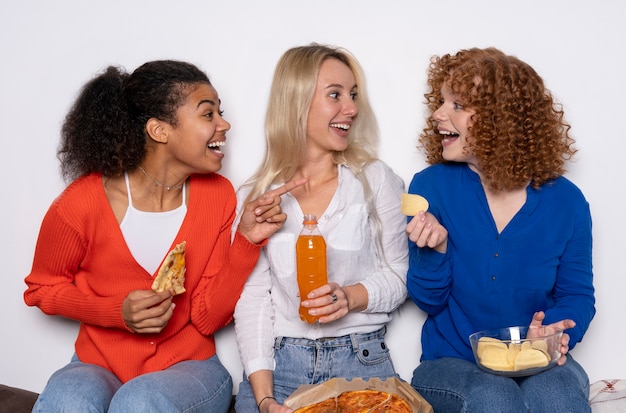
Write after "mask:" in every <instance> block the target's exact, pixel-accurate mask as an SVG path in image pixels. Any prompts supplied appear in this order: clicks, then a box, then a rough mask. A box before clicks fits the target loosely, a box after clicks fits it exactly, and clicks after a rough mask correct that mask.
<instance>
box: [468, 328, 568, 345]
mask: <svg viewBox="0 0 626 413" xmlns="http://www.w3.org/2000/svg"><path fill="white" fill-rule="evenodd" d="M535 328H550V329H551V330H553V332H552V333H550V334H545V335H541V336H537V337H532V338H527V334H528V331H529V330H532V329H535ZM513 330H517V332H518V333H519V334H520V337H519V338H508V339H507V338H501V337H502V334H501V333H503V332H505V331H508V332H509V337H510V336H511V331H513ZM562 334H563V329H562V328H558V327H553V326H550V325H541V326H509V327H500V328H490V329H485V330H478V331H476V332H474V333H472V334H470V335H469V340H470V342H474V341H478V340H479V339H480V337H492V338H497V339H498V340H500V341H503V342H505V343H506V342H522V341H526V340H542V339H548V338H552V337H559V336H561V335H562ZM522 335H523V338H522Z"/></svg>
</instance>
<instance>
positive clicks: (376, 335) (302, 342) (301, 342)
mask: <svg viewBox="0 0 626 413" xmlns="http://www.w3.org/2000/svg"><path fill="white" fill-rule="evenodd" d="M386 332H387V327H385V326H383V327H382V328H380V329H379V330H376V331H372V332H369V333H362V334H358V333H353V334H348V335H345V336H340V337H322V338H318V339H315V340H310V339H308V338H294V337H281V336H279V337H276V339H275V340H274V348H275V349H276V350H279V349H280V348H281V347H282V346H283V345H285V344H293V345H298V346H309V347H315V348H322V347H323V348H329V347H345V346H352V348H353V349H354V350H355V351H356V350H358V349H359V343H360V342H363V341H368V340H376V339H383V338H385V333H386Z"/></svg>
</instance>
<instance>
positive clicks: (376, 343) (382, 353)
mask: <svg viewBox="0 0 626 413" xmlns="http://www.w3.org/2000/svg"><path fill="white" fill-rule="evenodd" d="M356 356H357V359H358V360H359V361H360V362H361V364H363V365H366V366H372V365H375V364H380V363H384V362H387V361H390V360H391V359H390V356H389V349H388V348H387V346H386V345H385V340H384V339H382V338H381V339H377V340H368V341H364V342H361V343H359V351H358V352H357V355H356Z"/></svg>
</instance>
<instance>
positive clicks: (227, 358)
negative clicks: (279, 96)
mask: <svg viewBox="0 0 626 413" xmlns="http://www.w3.org/2000/svg"><path fill="white" fill-rule="evenodd" d="M625 15H626V3H624V2H621V1H619V0H613V1H611V0H597V1H591V0H588V1H583V0H553V1H544V0H526V1H497V0H493V1H488V0H474V1H471V2H470V1H464V0H438V1H420V0H404V1H393V0H390V1H387V2H383V1H378V0H376V1H374V0H316V1H303V0H302V1H294V0H266V1H259V0H239V1H237V0H230V1H228V0H226V1H224V0H222V1H215V0H204V1H199V0H197V1H192V0H180V1H177V2H174V1H164V0H133V1H127V0H108V1H107V2H98V4H97V5H96V4H95V2H87V1H83V0H57V1H46V0H39V1H37V0H20V1H19V2H18V1H17V0H6V1H2V3H1V4H0V16H2V20H3V22H2V25H0V59H1V60H0V61H1V62H2V63H1V64H0V127H1V128H2V130H3V132H2V133H1V134H0V136H1V137H0V139H1V140H2V150H3V152H4V157H3V159H2V161H0V177H2V178H1V179H0V182H1V187H0V191H1V192H2V194H3V195H2V202H1V203H0V214H1V216H2V217H3V220H4V223H3V225H2V232H1V234H2V236H1V237H0V251H1V252H0V254H1V256H0V257H1V261H2V262H3V263H4V264H3V265H2V267H1V268H2V272H1V276H2V288H0V314H1V316H0V317H1V318H0V321H1V329H2V336H1V337H2V340H0V354H1V356H0V383H1V384H8V385H11V386H19V387H23V388H26V389H29V390H33V391H41V389H42V388H43V386H44V385H45V382H46V380H47V378H48V377H49V376H50V374H51V373H52V372H53V371H54V370H56V369H58V368H59V367H61V366H62V365H64V364H65V363H66V362H67V361H68V360H69V358H70V356H71V354H72V352H73V348H72V347H73V342H74V339H75V335H76V325H75V324H74V323H73V322H70V321H68V320H63V319H60V318H55V317H49V316H45V315H43V314H42V313H41V312H40V311H39V310H38V309H35V308H29V307H27V306H26V305H25V304H24V302H23V299H22V294H23V291H24V289H25V284H24V282H23V279H24V277H25V276H26V275H27V274H28V272H29V270H30V265H31V261H32V255H33V251H34V247H35V241H36V237H37V234H38V230H39V225H40V222H41V219H42V218H43V215H44V213H45V212H46V210H47V208H48V206H49V204H50V203H51V202H52V200H53V199H54V198H55V197H56V195H58V193H60V192H61V190H62V189H63V187H64V184H63V182H62V181H61V178H60V176H59V172H58V162H57V160H56V148H57V145H58V139H59V127H60V124H61V122H62V120H63V117H64V115H65V113H66V111H67V110H68V108H69V105H70V104H71V103H72V101H73V99H74V98H75V96H76V94H77V92H78V90H79V88H80V87H81V86H82V85H83V84H84V83H85V82H86V81H87V80H88V79H90V78H91V77H92V76H93V75H94V74H95V73H96V72H98V71H100V70H102V69H103V68H104V67H105V66H107V65H109V64H119V65H122V66H124V67H126V68H127V69H128V70H133V69H135V67H137V66H138V65H139V64H141V63H143V62H145V61H148V60H154V59H163V58H173V59H181V60H187V61H190V62H193V63H196V64H197V65H199V66H200V67H201V68H203V69H204V70H205V71H206V72H207V73H208V74H209V76H210V78H211V80H212V82H213V83H214V85H215V86H216V88H217V90H218V92H219V94H220V97H221V99H222V102H223V107H222V108H223V109H224V110H225V117H226V118H227V119H228V120H229V121H230V122H231V123H232V125H233V126H232V129H231V132H230V133H229V135H228V139H229V140H228V144H227V146H226V147H225V148H224V151H225V152H226V157H227V160H226V162H225V164H224V168H223V170H222V173H223V174H224V175H225V176H227V177H228V178H230V179H231V181H232V182H233V184H234V185H235V186H238V185H240V184H241V183H242V182H243V180H244V179H246V178H247V177H248V176H249V175H251V174H252V173H253V171H254V170H255V168H256V166H257V165H258V163H259V161H260V158H261V155H262V152H263V136H262V132H263V117H264V111H265V104H266V101H267V92H268V90H269V84H270V81H271V76H272V72H273V69H274V66H275V63H276V61H277V60H278V58H279V56H280V55H281V54H282V53H283V52H284V51H285V50H286V49H287V48H289V47H292V46H296V45H302V44H307V43H310V42H312V41H316V42H321V43H329V44H335V45H341V46H344V47H346V48H348V49H349V50H351V51H352V52H353V53H354V54H355V55H356V56H357V58H358V59H359V60H360V62H361V63H362V65H363V67H364V69H365V72H366V75H367V80H368V86H369V93H370V96H371V100H372V104H373V106H374V109H375V111H376V113H377V116H378V120H379V124H380V129H381V136H382V139H381V145H380V155H381V157H382V159H383V160H385V161H387V162H388V163H389V164H391V165H392V167H393V168H394V169H395V171H396V172H397V173H398V175H400V176H401V177H402V178H403V179H404V180H405V181H406V182H407V184H408V182H409V181H410V179H411V177H412V175H413V173H415V172H416V171H418V170H420V169H422V168H423V167H424V166H425V163H424V161H423V157H422V155H421V154H420V153H418V151H417V150H416V149H415V145H416V137H417V135H418V133H419V131H420V128H421V126H422V125H423V120H424V119H423V113H424V105H423V96H422V94H423V90H424V84H425V72H426V67H427V64H428V60H429V58H430V56H431V55H433V54H442V53H447V52H455V51H457V50H458V49H460V48H467V47H473V46H478V47H486V46H496V47H498V48H500V49H502V50H503V51H505V52H507V53H510V54H515V55H517V56H518V57H520V58H521V59H523V60H525V61H527V62H528V63H530V64H531V65H533V66H534V67H535V68H536V69H537V71H538V72H539V73H540V74H541V75H542V76H543V78H544V80H545V81H546V83H547V85H548V87H549V88H550V89H552V91H553V92H554V94H555V95H556V97H557V98H558V99H559V100H560V101H561V102H562V103H563V104H564V107H565V110H566V116H567V117H568V120H569V121H570V122H571V124H572V125H573V129H572V132H573V135H574V137H575V138H576V139H577V146H578V148H579V149H580V151H579V153H578V154H577V157H576V161H575V162H574V163H572V164H571V165H570V167H569V173H568V177H570V178H571V179H572V180H573V181H574V182H576V183H577V184H578V185H579V187H580V188H581V189H582V190H583V191H584V192H585V194H586V196H587V199H588V200H589V202H590V203H591V210H592V214H593V218H594V269H595V286H596V289H597V310H598V312H597V316H596V318H595V320H594V321H593V323H592V325H591V328H590V329H589V331H588V334H587V336H586V338H585V340H584V341H583V343H582V344H580V345H579V346H578V347H577V348H576V349H575V350H574V351H573V354H574V355H575V356H576V357H577V358H578V360H579V361H580V362H582V364H583V365H584V366H585V367H586V369H587V371H588V373H589V376H590V379H591V381H592V382H593V381H596V380H599V379H604V378H626V357H624V356H623V353H622V352H621V348H622V347H623V343H624V342H626V329H625V328H624V324H625V323H624V319H623V318H622V314H625V313H626V278H625V277H624V269H623V265H624V264H623V263H624V252H623V250H624V246H625V243H624V241H623V240H624V237H626V223H625V221H624V213H623V205H620V202H622V201H623V200H624V199H625V198H626V185H624V182H623V176H624V172H623V162H624V159H623V158H624V154H626V143H625V141H626V139H624V132H623V129H624V123H623V122H624V119H625V114H626V96H625V92H626V81H625V80H624V75H623V70H624V66H625V64H626V60H625V59H626V58H625V57H624V56H625V55H624V52H626V25H624V22H623V17H624V16H625ZM620 165H622V166H620ZM564 207H565V206H564ZM404 310H405V311H403V312H402V313H401V315H400V320H398V321H399V322H397V321H396V322H394V323H393V324H392V326H391V332H390V338H389V340H390V342H389V346H390V348H391V351H392V353H393V355H394V356H393V357H394V361H395V364H396V367H397V368H398V370H399V372H400V374H401V375H402V376H403V378H405V379H407V380H410V377H411V376H410V375H411V371H412V369H413V367H414V366H415V365H416V363H417V359H418V355H419V352H420V348H419V341H418V339H419V330H420V328H421V324H422V321H423V316H422V314H421V313H420V312H419V311H418V310H417V309H416V307H415V306H413V305H412V304H410V303H409V304H407V305H406V306H405V307H404ZM233 340H234V337H233V333H232V328H228V329H226V331H224V332H223V333H221V334H220V336H219V341H218V346H219V354H220V356H221V357H222V359H223V362H224V363H225V364H226V365H227V367H229V369H230V370H231V372H232V373H233V375H234V376H235V377H234V381H235V383H237V382H238V381H239V377H240V374H241V367H240V365H239V361H238V356H237V354H236V348H235V347H234V341H233ZM615 354H622V355H621V356H615Z"/></svg>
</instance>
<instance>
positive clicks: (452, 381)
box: [411, 354, 591, 413]
mask: <svg viewBox="0 0 626 413" xmlns="http://www.w3.org/2000/svg"><path fill="white" fill-rule="evenodd" d="M411 385H412V386H413V388H415V390H417V391H418V392H419V393H420V394H421V395H422V397H424V398H425V399H426V400H427V401H428V402H429V403H430V404H431V405H432V407H433V409H434V411H435V413H438V412H446V413H447V412H471V413H474V412H480V413H492V412H493V413H513V412H515V413H518V412H519V413H527V412H532V413H545V412H559V413H577V412H591V409H590V408H589V404H588V398H589V379H588V377H587V374H586V373H585V371H584V370H583V368H582V367H581V366H580V365H579V364H578V363H577V362H576V361H574V359H573V358H572V357H571V356H570V355H569V354H568V355H567V362H566V363H565V364H564V365H563V366H554V367H553V368H551V369H549V370H546V371H544V372H541V373H539V374H536V375H534V376H529V377H520V378H508V377H501V376H496V375H494V374H490V373H486V372H484V371H482V370H480V369H479V368H478V366H477V365H476V363H474V362H470V361H467V360H462V359H457V358H441V359H438V360H426V361H423V362H421V363H420V365H419V366H417V368H416V369H415V370H414V371H413V380H412V381H411Z"/></svg>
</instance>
